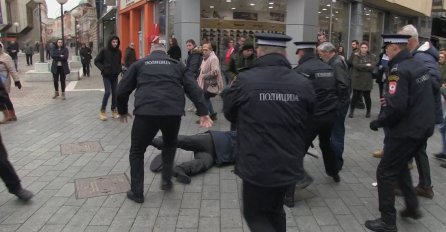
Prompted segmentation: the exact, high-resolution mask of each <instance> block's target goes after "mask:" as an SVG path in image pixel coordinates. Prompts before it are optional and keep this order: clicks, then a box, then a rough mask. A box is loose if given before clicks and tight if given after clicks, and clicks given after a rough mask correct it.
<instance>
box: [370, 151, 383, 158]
mask: <svg viewBox="0 0 446 232" xmlns="http://www.w3.org/2000/svg"><path fill="white" fill-rule="evenodd" d="M372 155H373V157H375V158H382V157H383V156H384V150H376V151H374V152H372Z"/></svg>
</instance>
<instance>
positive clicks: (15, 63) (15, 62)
mask: <svg viewBox="0 0 446 232" xmlns="http://www.w3.org/2000/svg"><path fill="white" fill-rule="evenodd" d="M18 60H19V59H13V61H14V66H15V71H16V72H18V71H19V70H18V69H17V61H18Z"/></svg>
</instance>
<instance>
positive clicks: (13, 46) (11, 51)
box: [8, 40, 19, 72]
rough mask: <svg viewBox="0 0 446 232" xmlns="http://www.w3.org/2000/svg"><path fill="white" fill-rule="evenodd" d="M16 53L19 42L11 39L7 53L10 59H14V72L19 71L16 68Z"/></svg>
mask: <svg viewBox="0 0 446 232" xmlns="http://www.w3.org/2000/svg"><path fill="white" fill-rule="evenodd" d="M18 53H19V44H18V43H17V42H16V41H15V40H13V41H11V44H9V46H8V54H9V55H10V56H11V58H12V60H13V61H14V66H15V71H16V72H18V71H19V70H18V69H17V62H18V57H17V54H18Z"/></svg>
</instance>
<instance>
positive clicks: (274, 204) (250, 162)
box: [222, 33, 315, 232]
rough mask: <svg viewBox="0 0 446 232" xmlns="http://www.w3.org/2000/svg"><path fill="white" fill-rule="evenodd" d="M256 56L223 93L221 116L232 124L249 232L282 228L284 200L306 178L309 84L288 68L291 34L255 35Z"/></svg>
mask: <svg viewBox="0 0 446 232" xmlns="http://www.w3.org/2000/svg"><path fill="white" fill-rule="evenodd" d="M256 39H257V45H258V47H257V55H258V58H257V60H256V61H255V62H254V64H253V65H252V66H251V67H250V68H249V69H248V70H245V71H243V72H241V73H239V74H238V76H237V77H236V79H235V81H234V82H233V84H232V85H231V87H230V88H228V89H226V90H225V91H224V92H223V94H222V95H223V111H224V114H225V117H226V118H227V119H228V120H229V121H231V122H235V123H236V129H237V146H238V153H237V156H236V163H235V174H237V175H238V176H239V177H240V178H241V179H242V180H243V215H244V217H245V219H246V222H247V224H248V226H249V228H250V229H251V231H278V232H285V231H286V218H285V211H284V209H283V199H284V196H285V193H286V191H287V189H288V188H289V187H291V186H294V185H295V183H296V182H298V181H300V180H301V179H302V178H303V177H304V169H303V157H304V154H305V126H306V124H307V122H308V120H309V118H311V117H312V114H313V105H314V101H315V93H314V91H313V88H312V86H311V83H310V82H309V81H308V80H307V79H306V78H304V77H303V76H301V75H299V74H297V73H296V72H294V71H293V70H292V69H291V65H290V63H289V61H288V60H287V59H286V53H285V47H286V42H287V41H290V40H291V37H289V36H286V35H278V34H265V33H261V34H256Z"/></svg>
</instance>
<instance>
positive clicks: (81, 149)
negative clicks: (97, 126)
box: [60, 142, 102, 155]
mask: <svg viewBox="0 0 446 232" xmlns="http://www.w3.org/2000/svg"><path fill="white" fill-rule="evenodd" d="M60 151H61V153H62V155H71V154H83V153H87V152H100V151H102V146H101V144H100V143H99V142H80V143H67V144H61V145H60Z"/></svg>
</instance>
